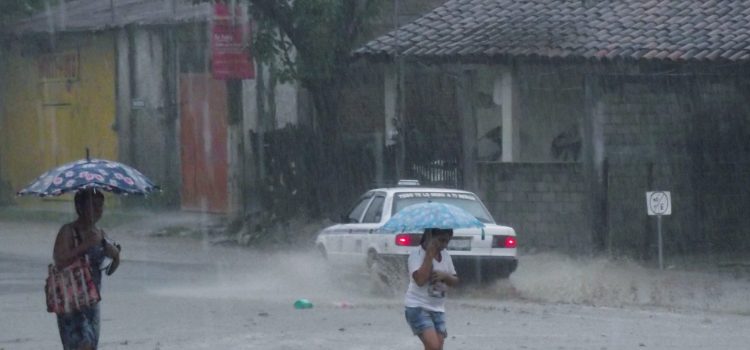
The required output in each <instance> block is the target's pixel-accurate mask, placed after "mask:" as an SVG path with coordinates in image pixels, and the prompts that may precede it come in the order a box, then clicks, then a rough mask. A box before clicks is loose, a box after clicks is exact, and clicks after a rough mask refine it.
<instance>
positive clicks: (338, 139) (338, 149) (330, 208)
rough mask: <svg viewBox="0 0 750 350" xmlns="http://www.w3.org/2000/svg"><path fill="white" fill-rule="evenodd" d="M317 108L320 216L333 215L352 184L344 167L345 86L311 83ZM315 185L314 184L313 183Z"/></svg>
mask: <svg viewBox="0 0 750 350" xmlns="http://www.w3.org/2000/svg"><path fill="white" fill-rule="evenodd" d="M306 85H307V86H308V87H309V89H310V94H311V96H312V100H313V104H314V106H315V118H314V120H315V133H316V135H317V137H316V140H317V148H318V154H320V160H321V164H320V166H317V167H315V170H314V174H315V175H316V178H317V181H318V184H317V185H316V186H315V185H314V186H315V189H314V191H315V194H316V197H317V203H318V208H317V213H313V214H314V215H330V214H334V213H336V212H338V211H339V210H340V208H338V206H339V205H340V203H341V201H342V200H343V195H344V194H345V193H346V192H345V191H344V188H343V186H344V185H346V184H348V183H349V182H348V177H349V176H348V174H347V173H346V172H345V166H344V164H343V160H344V158H343V152H342V151H343V142H342V131H343V130H341V123H340V122H339V120H340V119H339V110H338V101H339V97H340V95H341V86H340V84H338V82H337V81H325V82H320V81H316V82H308V84H306ZM311 182H312V181H311Z"/></svg>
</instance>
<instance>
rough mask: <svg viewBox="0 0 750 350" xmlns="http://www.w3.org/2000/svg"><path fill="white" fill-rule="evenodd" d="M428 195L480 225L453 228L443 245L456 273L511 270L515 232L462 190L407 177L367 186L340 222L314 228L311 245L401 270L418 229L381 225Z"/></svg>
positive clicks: (327, 253)
mask: <svg viewBox="0 0 750 350" xmlns="http://www.w3.org/2000/svg"><path fill="white" fill-rule="evenodd" d="M428 201H432V202H441V203H446V204H452V205H455V206H457V207H459V208H462V209H464V210H466V211H467V212H469V213H471V214H472V215H474V216H475V217H476V218H477V219H479V221H481V222H482V223H484V225H485V227H484V228H465V229H456V230H454V232H453V238H452V239H451V241H450V243H449V244H448V250H449V252H450V254H451V257H452V258H453V263H454V265H455V267H456V271H457V273H458V275H459V278H461V279H462V280H474V281H480V282H487V281H492V280H495V279H497V278H507V277H508V276H509V275H510V274H511V273H513V271H515V270H516V267H517V266H518V260H517V248H516V245H517V241H516V232H515V231H514V230H513V228H511V227H508V226H502V225H498V224H496V223H495V221H494V219H493V218H492V216H491V215H490V213H489V212H488V211H487V208H485V206H484V204H482V201H481V200H480V199H479V197H477V196H476V195H475V194H474V193H472V192H468V191H463V190H456V189H445V188H429V187H421V186H419V185H418V183H417V182H416V181H413V180H402V181H400V182H399V186H398V187H391V188H377V189H373V190H370V191H367V192H366V193H365V194H363V195H362V196H361V197H360V198H359V200H358V201H357V202H356V204H355V205H354V206H353V207H352V209H351V210H350V211H349V213H348V214H346V215H342V218H341V219H342V220H341V221H342V222H341V223H338V224H336V225H333V226H329V227H326V228H324V229H323V230H322V231H320V232H319V233H318V235H317V237H316V240H315V244H316V247H317V248H318V250H319V251H320V253H321V254H322V255H323V257H324V258H325V259H326V260H327V261H328V263H329V264H331V265H334V266H339V267H343V268H346V267H349V268H352V267H353V268H363V269H367V270H371V269H373V267H374V266H378V267H379V268H380V270H379V271H378V273H379V274H380V275H381V278H388V276H387V275H388V274H393V273H396V272H398V273H401V272H402V271H405V270H406V259H407V257H408V255H409V252H410V251H411V250H412V249H414V248H415V247H416V246H418V245H419V240H420V237H421V235H422V232H396V233H394V232H388V231H386V230H383V229H381V228H382V226H383V224H385V222H386V221H388V219H390V218H391V216H392V215H394V214H395V213H397V212H398V211H399V210H401V209H403V208H405V207H408V206H409V205H412V204H417V203H423V202H428ZM384 271H388V272H384Z"/></svg>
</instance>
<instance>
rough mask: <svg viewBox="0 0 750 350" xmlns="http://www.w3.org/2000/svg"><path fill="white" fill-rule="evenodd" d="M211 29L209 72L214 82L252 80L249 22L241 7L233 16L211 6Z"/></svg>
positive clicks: (218, 5)
mask: <svg viewBox="0 0 750 350" xmlns="http://www.w3.org/2000/svg"><path fill="white" fill-rule="evenodd" d="M214 14H215V17H214V21H213V27H212V29H211V72H212V75H213V77H214V79H222V80H226V79H253V78H255V67H254V66H253V61H252V59H251V57H250V40H251V35H250V34H251V33H250V22H249V21H248V19H247V15H246V13H243V11H242V8H241V7H240V6H237V7H236V8H235V11H234V13H231V12H230V11H229V7H227V5H226V4H223V3H216V5H215V7H214Z"/></svg>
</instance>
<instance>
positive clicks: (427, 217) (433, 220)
mask: <svg viewBox="0 0 750 350" xmlns="http://www.w3.org/2000/svg"><path fill="white" fill-rule="evenodd" d="M471 227H478V228H484V224H483V223H482V222H481V221H479V219H477V218H476V217H474V215H471V214H469V212H467V211H466V210H463V209H461V208H459V207H457V206H455V205H450V204H445V203H438V202H426V203H418V204H413V205H410V206H408V207H406V208H404V209H402V210H400V211H399V212H398V213H396V214H395V215H393V216H392V217H391V218H390V219H389V220H388V221H386V223H385V224H384V225H383V227H382V229H383V230H385V231H389V232H419V231H424V230H425V229H428V228H441V229H459V228H471Z"/></svg>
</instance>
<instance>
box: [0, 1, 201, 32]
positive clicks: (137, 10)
mask: <svg viewBox="0 0 750 350" xmlns="http://www.w3.org/2000/svg"><path fill="white" fill-rule="evenodd" d="M212 14H213V10H212V6H211V4H210V3H199V4H193V2H192V0H75V1H70V2H62V3H60V4H59V5H58V6H53V7H50V8H48V9H46V10H43V11H41V12H39V13H37V14H35V15H33V16H31V17H29V18H27V19H23V20H21V21H18V22H17V23H16V24H15V25H14V26H13V31H14V32H16V33H19V34H20V33H33V32H61V31H90V30H102V29H107V28H115V27H122V26H125V25H129V24H137V25H157V24H171V23H185V22H198V21H206V20H207V19H208V18H210V16H211V15H212Z"/></svg>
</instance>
